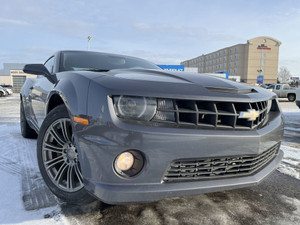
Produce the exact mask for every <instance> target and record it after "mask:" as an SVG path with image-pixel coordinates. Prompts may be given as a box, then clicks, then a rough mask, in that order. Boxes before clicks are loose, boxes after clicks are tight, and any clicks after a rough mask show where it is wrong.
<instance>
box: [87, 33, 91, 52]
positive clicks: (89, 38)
mask: <svg viewBox="0 0 300 225" xmlns="http://www.w3.org/2000/svg"><path fill="white" fill-rule="evenodd" d="M90 40H92V37H91V36H88V49H87V50H88V51H89V50H90Z"/></svg>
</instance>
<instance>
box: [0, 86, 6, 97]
mask: <svg viewBox="0 0 300 225" xmlns="http://www.w3.org/2000/svg"><path fill="white" fill-rule="evenodd" d="M6 94H7V93H6V91H5V89H4V88H3V87H1V86H0V97H2V96H5V95H6Z"/></svg>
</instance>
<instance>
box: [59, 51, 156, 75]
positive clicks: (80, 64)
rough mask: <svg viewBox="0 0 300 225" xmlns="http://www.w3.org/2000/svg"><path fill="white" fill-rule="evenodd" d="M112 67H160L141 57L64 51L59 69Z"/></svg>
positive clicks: (106, 68)
mask: <svg viewBox="0 0 300 225" xmlns="http://www.w3.org/2000/svg"><path fill="white" fill-rule="evenodd" d="M93 69H95V70H112V69H160V68H159V67H158V66H156V65H155V64H153V63H151V62H148V61H146V60H143V59H138V58H134V57H129V56H119V55H113V54H104V53H97V52H64V53H63V54H62V60H61V65H60V71H72V70H75V71H76V70H93Z"/></svg>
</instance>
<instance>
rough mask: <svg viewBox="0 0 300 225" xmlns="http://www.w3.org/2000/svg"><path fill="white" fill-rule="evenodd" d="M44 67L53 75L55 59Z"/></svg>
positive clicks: (49, 60)
mask: <svg viewBox="0 0 300 225" xmlns="http://www.w3.org/2000/svg"><path fill="white" fill-rule="evenodd" d="M44 66H45V67H46V68H47V70H48V71H49V72H50V73H53V67H54V57H52V58H50V59H48V60H47V62H46V63H45V64H44Z"/></svg>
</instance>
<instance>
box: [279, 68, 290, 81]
mask: <svg viewBox="0 0 300 225" xmlns="http://www.w3.org/2000/svg"><path fill="white" fill-rule="evenodd" d="M290 76H291V72H290V71H289V70H288V69H287V68H286V67H285V66H282V67H280V70H279V72H278V79H279V81H280V82H281V83H287V82H288V80H289V78H290Z"/></svg>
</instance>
